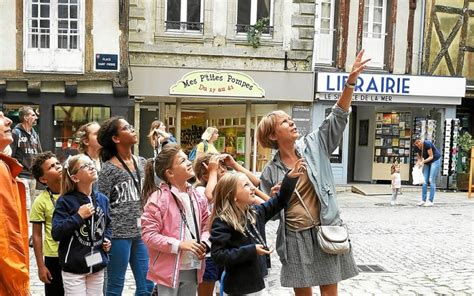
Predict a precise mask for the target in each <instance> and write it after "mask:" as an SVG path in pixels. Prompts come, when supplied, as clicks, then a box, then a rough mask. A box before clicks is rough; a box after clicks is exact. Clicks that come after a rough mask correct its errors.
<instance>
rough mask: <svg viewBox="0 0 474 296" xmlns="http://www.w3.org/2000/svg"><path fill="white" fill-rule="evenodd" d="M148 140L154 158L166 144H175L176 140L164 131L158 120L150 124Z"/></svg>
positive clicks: (162, 124) (161, 123)
mask: <svg viewBox="0 0 474 296" xmlns="http://www.w3.org/2000/svg"><path fill="white" fill-rule="evenodd" d="M147 137H148V140H149V141H150V144H151V146H152V147H153V155H154V156H155V157H156V156H157V155H158V153H160V151H161V149H162V148H163V147H164V146H165V145H166V144H168V143H174V144H176V138H175V137H174V136H173V135H172V134H171V133H169V132H167V131H166V125H165V123H164V122H162V121H160V120H155V121H153V122H152V123H151V126H150V132H149V133H148V136H147Z"/></svg>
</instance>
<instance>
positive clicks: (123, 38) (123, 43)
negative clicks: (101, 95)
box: [119, 0, 130, 87]
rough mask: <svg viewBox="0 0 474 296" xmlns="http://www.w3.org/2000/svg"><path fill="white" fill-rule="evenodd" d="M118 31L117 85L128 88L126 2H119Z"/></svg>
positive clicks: (127, 17)
mask: <svg viewBox="0 0 474 296" xmlns="http://www.w3.org/2000/svg"><path fill="white" fill-rule="evenodd" d="M119 5H120V6H119V29H120V31H121V33H122V34H121V35H120V70H119V84H120V86H122V87H128V66H129V60H130V59H129V52H128V40H129V11H130V3H129V1H128V0H120V2H119Z"/></svg>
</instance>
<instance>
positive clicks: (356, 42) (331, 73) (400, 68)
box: [313, 0, 472, 187]
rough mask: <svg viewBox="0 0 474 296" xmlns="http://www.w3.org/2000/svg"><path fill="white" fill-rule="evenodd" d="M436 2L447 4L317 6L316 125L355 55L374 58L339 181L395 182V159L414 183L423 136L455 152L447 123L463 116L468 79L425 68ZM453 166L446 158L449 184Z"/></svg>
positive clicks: (338, 161) (360, 90)
mask: <svg viewBox="0 0 474 296" xmlns="http://www.w3.org/2000/svg"><path fill="white" fill-rule="evenodd" d="M434 2H442V1H424V0H412V1H396V0H377V1H368V0H361V1H349V0H347V1H344V0H343V1H333V0H318V1H316V5H315V6H316V9H315V11H316V17H315V37H314V40H315V42H314V53H313V56H314V59H313V60H314V61H315V63H314V65H313V67H314V69H315V75H316V85H317V87H316V103H315V105H314V114H316V117H315V119H316V120H314V124H315V125H317V124H319V123H320V122H321V121H322V119H323V118H324V116H325V114H326V113H327V112H328V110H329V108H330V107H331V106H332V104H334V102H335V100H336V99H337V97H338V93H339V92H340V91H341V90H342V87H343V85H344V81H345V79H347V76H348V73H349V72H350V70H351V69H350V67H351V65H352V63H353V61H354V58H355V56H356V53H357V52H359V51H360V50H361V49H364V50H365V56H366V57H367V58H371V59H372V60H371V62H370V63H369V65H368V69H367V70H366V71H365V73H364V74H362V75H361V76H360V77H359V79H358V82H357V86H356V89H355V94H354V98H353V108H352V116H351V119H350V122H349V126H348V128H347V129H346V132H345V134H344V137H343V141H342V142H341V145H340V146H339V148H338V149H336V151H335V152H334V153H333V160H332V162H333V172H334V176H335V179H336V181H337V182H338V183H340V184H345V183H347V182H388V181H389V180H390V165H391V164H392V163H394V162H398V163H400V164H401V175H402V180H403V181H405V182H409V181H410V171H411V166H412V164H413V161H414V153H413V151H412V142H413V139H414V137H417V136H421V137H422V138H425V139H430V140H432V141H434V142H435V145H436V146H437V147H438V148H439V149H440V150H441V151H443V152H444V151H449V149H450V148H448V147H446V143H447V142H449V145H451V144H452V143H451V139H450V138H449V137H446V134H445V129H446V126H447V125H446V122H448V121H449V122H451V120H452V119H454V118H456V107H457V106H458V105H461V101H462V98H463V97H464V93H465V89H466V79H465V78H464V77H462V76H466V75H463V74H461V75H449V76H454V77H439V76H438V75H439V73H438V72H437V73H434V72H432V73H426V71H423V69H424V68H423V67H424V66H425V64H426V59H427V57H430V59H431V56H432V54H430V53H427V51H429V47H428V48H427V47H426V44H427V43H429V42H430V39H429V38H428V35H429V34H428V33H427V32H428V30H431V29H430V28H429V25H428V24H429V23H430V19H431V18H430V16H431V15H432V13H431V14H430V11H431V3H434ZM444 2H446V1H444ZM448 2H449V1H448ZM451 2H452V1H451ZM459 2H463V1H459ZM467 2H468V1H464V2H463V3H467ZM461 23H462V21H461ZM427 27H428V28H427ZM471 36H472V35H471ZM471 39H472V38H471ZM327 44H330V45H331V46H327ZM328 48H330V49H328ZM434 48H437V47H436V46H434ZM439 54H441V55H443V54H446V52H444V51H441V53H439ZM438 59H439V58H438ZM471 61H472V57H471ZM438 62H439V61H436V63H438ZM443 65H444V64H443ZM461 68H462V69H463V70H462V71H464V72H466V71H469V70H466V69H465V68H463V67H460V68H459V69H461ZM467 68H468V67H467ZM471 68H472V67H471ZM430 69H431V68H430ZM458 73H460V72H458ZM426 74H430V76H426ZM449 125H451V123H450V124H449ZM448 158H449V156H448ZM449 163H450V162H449V160H448V161H443V164H444V165H445V166H444V169H442V170H441V177H442V181H443V182H442V183H443V184H444V185H442V186H444V187H446V186H447V178H446V177H444V179H443V175H446V176H447V175H449V174H450V171H451V170H450V168H449Z"/></svg>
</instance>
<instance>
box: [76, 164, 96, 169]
mask: <svg viewBox="0 0 474 296" xmlns="http://www.w3.org/2000/svg"><path fill="white" fill-rule="evenodd" d="M83 169H88V170H92V169H94V170H95V165H94V163H93V162H86V163H84V164H82V165H81V166H80V167H79V170H83Z"/></svg>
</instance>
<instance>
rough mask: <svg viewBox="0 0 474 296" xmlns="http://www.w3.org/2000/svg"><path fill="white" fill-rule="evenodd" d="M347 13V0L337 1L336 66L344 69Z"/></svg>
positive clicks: (348, 7) (348, 8) (347, 31)
mask: <svg viewBox="0 0 474 296" xmlns="http://www.w3.org/2000/svg"><path fill="white" fill-rule="evenodd" d="M349 14H350V3H349V1H348V0H341V2H340V3H339V21H338V24H339V25H338V31H339V36H338V37H337V38H338V39H339V42H338V50H337V52H338V57H337V60H336V67H337V68H339V69H344V68H345V66H346V59H347V36H348V34H349Z"/></svg>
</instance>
